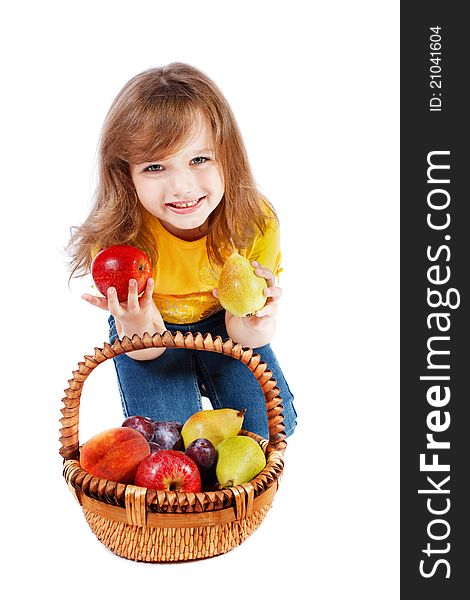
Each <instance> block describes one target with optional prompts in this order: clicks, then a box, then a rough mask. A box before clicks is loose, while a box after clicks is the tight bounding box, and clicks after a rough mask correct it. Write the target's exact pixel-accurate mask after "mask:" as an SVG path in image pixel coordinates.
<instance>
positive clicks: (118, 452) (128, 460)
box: [80, 427, 150, 483]
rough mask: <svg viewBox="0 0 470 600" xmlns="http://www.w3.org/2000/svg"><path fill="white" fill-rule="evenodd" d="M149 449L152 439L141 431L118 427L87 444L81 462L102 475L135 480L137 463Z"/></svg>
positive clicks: (123, 481) (97, 436) (128, 481)
mask: <svg viewBox="0 0 470 600" xmlns="http://www.w3.org/2000/svg"><path fill="white" fill-rule="evenodd" d="M149 453H150V446H149V443H148V442H147V440H146V439H145V438H144V436H143V435H142V434H141V433H139V432H138V431H136V430H135V429H131V428H130V427H114V428H112V429H106V431H102V432H101V433H98V434H97V435H95V436H93V437H92V438H90V439H89V440H88V441H87V442H85V443H84V444H83V446H82V447H81V449H80V466H81V467H82V469H84V470H85V471H88V473H91V474H92V475H95V476H96V477H100V478H102V479H109V480H111V481H118V482H120V483H133V481H134V477H135V473H136V471H137V467H138V466H139V464H140V463H141V462H142V460H143V459H144V458H145V457H146V456H148V455H149Z"/></svg>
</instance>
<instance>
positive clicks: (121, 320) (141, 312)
mask: <svg viewBox="0 0 470 600" xmlns="http://www.w3.org/2000/svg"><path fill="white" fill-rule="evenodd" d="M153 285H154V282H153V279H152V278H150V279H149V280H148V281H147V285H146V287H145V292H144V294H143V295H142V297H141V298H140V299H139V297H138V294H137V282H136V281H135V279H131V280H130V281H129V293H128V298H127V302H121V303H120V302H119V300H118V298H117V293H116V290H115V288H109V289H108V297H107V298H99V297H98V296H92V295H91V294H83V296H82V298H83V299H84V300H86V301H87V302H89V303H90V304H93V306H97V307H98V308H102V309H104V310H109V312H110V313H111V314H112V315H113V317H114V319H115V321H116V330H117V332H118V335H119V337H120V338H123V337H124V336H125V335H127V337H129V338H132V336H133V335H134V334H137V335H140V336H142V335H143V334H144V333H146V332H147V333H149V334H150V335H153V334H154V333H157V332H158V333H163V331H165V329H166V327H165V324H164V322H163V318H162V316H161V314H160V311H159V310H158V308H157V307H156V305H155V302H154V301H153ZM165 350H166V348H146V349H145V350H135V351H134V352H127V356H130V357H131V358H133V359H135V360H153V359H154V358H158V357H159V356H161V355H162V354H163V352H165Z"/></svg>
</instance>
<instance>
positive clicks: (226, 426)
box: [181, 408, 246, 448]
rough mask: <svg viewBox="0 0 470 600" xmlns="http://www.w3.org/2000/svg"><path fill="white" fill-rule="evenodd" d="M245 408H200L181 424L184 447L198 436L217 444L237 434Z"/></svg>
mask: <svg viewBox="0 0 470 600" xmlns="http://www.w3.org/2000/svg"><path fill="white" fill-rule="evenodd" d="M245 412H246V409H245V410H235V409H233V408H216V409H214V410H200V411H198V412H197V413H194V414H193V415H191V416H190V417H189V419H188V420H187V421H186V423H185V424H184V425H183V429H182V430H181V435H182V437H183V442H184V447H185V448H187V447H188V446H189V444H190V443H191V442H192V441H194V440H197V439H198V438H205V439H206V440H209V441H210V442H212V443H213V444H214V446H215V447H216V448H217V446H218V445H219V444H220V442H222V441H223V440H225V439H226V438H229V437H232V436H234V435H238V433H239V432H240V429H241V428H242V425H243V417H244V415H245Z"/></svg>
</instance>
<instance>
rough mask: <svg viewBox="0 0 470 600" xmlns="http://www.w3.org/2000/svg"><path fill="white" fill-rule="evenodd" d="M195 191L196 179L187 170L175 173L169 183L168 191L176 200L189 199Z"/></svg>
mask: <svg viewBox="0 0 470 600" xmlns="http://www.w3.org/2000/svg"><path fill="white" fill-rule="evenodd" d="M193 190H194V177H193V175H192V174H191V173H190V172H189V171H188V170H186V169H183V170H178V171H176V170H175V171H174V172H173V173H172V174H171V177H170V178H169V181H168V191H169V193H170V194H171V195H172V196H174V197H175V198H187V197H188V196H191V194H192V192H193Z"/></svg>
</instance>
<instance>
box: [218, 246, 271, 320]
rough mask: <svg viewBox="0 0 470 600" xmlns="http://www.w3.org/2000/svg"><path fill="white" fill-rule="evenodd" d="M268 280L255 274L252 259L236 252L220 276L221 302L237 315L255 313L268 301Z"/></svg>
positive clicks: (227, 261)
mask: <svg viewBox="0 0 470 600" xmlns="http://www.w3.org/2000/svg"><path fill="white" fill-rule="evenodd" d="M265 287H266V280H265V279H263V278H262V277H258V276H257V275H255V269H254V268H253V266H252V265H251V263H250V261H249V260H247V259H246V258H244V257H243V256H240V254H237V253H236V252H234V253H233V254H231V255H230V256H229V258H228V259H227V260H226V261H225V263H224V266H223V267H222V272H221V273H220V278H219V286H218V292H219V294H218V295H219V300H220V304H222V306H223V307H224V308H225V310H228V312H229V313H231V314H232V315H234V316H236V317H246V316H247V315H251V314H253V313H255V312H256V311H257V310H259V309H260V308H262V307H263V306H264V305H265V303H266V296H265V295H264V294H263V289H264V288H265Z"/></svg>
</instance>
